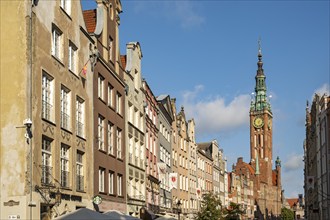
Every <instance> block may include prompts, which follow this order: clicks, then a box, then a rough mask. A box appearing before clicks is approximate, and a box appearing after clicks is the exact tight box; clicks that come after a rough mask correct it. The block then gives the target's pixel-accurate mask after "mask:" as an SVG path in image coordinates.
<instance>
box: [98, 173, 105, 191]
mask: <svg viewBox="0 0 330 220" xmlns="http://www.w3.org/2000/svg"><path fill="white" fill-rule="evenodd" d="M104 171H105V170H104V168H101V167H100V168H99V192H104Z"/></svg>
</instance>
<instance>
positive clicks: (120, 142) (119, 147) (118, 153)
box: [116, 128, 123, 159]
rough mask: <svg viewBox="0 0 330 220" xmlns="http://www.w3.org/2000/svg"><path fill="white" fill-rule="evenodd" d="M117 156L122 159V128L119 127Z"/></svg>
mask: <svg viewBox="0 0 330 220" xmlns="http://www.w3.org/2000/svg"><path fill="white" fill-rule="evenodd" d="M116 136H117V137H116V138H117V158H119V159H122V156H123V155H122V130H121V129H119V128H117V135H116Z"/></svg>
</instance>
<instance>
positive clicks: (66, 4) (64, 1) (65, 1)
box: [61, 0, 71, 15]
mask: <svg viewBox="0 0 330 220" xmlns="http://www.w3.org/2000/svg"><path fill="white" fill-rule="evenodd" d="M61 8H63V10H64V11H65V12H66V13H67V14H68V15H70V13H71V0H61Z"/></svg>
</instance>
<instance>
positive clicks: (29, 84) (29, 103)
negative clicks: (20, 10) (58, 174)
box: [26, 0, 36, 220]
mask: <svg viewBox="0 0 330 220" xmlns="http://www.w3.org/2000/svg"><path fill="white" fill-rule="evenodd" d="M30 1H31V2H30V22H29V52H30V53H29V70H28V79H27V99H28V100H27V108H28V109H27V112H28V114H27V118H28V119H30V121H31V119H32V71H33V68H32V58H33V51H32V22H33V21H32V9H33V6H34V3H35V0H30ZM31 125H32V121H31ZM31 125H30V126H31ZM26 129H27V133H28V136H27V142H28V145H30V158H29V160H30V161H29V162H30V178H29V179H30V201H29V204H28V206H29V207H30V219H31V220H32V219H33V215H32V210H33V207H35V206H36V204H35V203H33V201H32V199H33V198H32V192H33V180H32V178H33V176H32V173H33V172H32V171H33V158H32V157H33V152H32V140H31V138H32V133H31V130H30V129H31V127H29V126H27V127H26ZM29 132H30V134H31V135H29Z"/></svg>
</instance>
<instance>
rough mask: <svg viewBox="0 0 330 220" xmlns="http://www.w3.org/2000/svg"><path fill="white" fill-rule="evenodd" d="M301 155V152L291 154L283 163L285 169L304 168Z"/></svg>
mask: <svg viewBox="0 0 330 220" xmlns="http://www.w3.org/2000/svg"><path fill="white" fill-rule="evenodd" d="M302 160H303V155H302V154H291V155H290V156H289V157H288V158H286V161H285V163H284V169H285V171H287V172H289V171H295V170H302V169H303V168H304V163H303V161H302Z"/></svg>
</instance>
